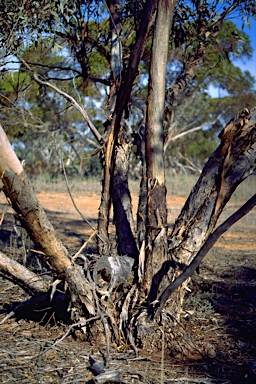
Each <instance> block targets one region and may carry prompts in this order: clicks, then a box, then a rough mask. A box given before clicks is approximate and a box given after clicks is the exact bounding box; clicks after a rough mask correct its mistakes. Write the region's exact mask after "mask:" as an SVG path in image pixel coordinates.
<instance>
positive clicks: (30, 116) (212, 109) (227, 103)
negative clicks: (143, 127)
mask: <svg viewBox="0 0 256 384" xmlns="http://www.w3.org/2000/svg"><path fill="white" fill-rule="evenodd" d="M145 2H146V1H140V2H138V1H134V0H129V1H123V2H122V8H121V16H122V30H121V36H120V39H121V44H122V54H123V67H124V70H125V69H126V68H127V65H128V63H129V59H130V55H131V52H132V50H133V46H134V42H135V39H136V34H137V33H138V30H139V27H140V23H141V17H142V14H141V12H142V10H143V6H144V4H145ZM107 4H108V2H105V1H90V2H88V1H85V0H72V1H70V0H50V1H47V2H46V1H45V2H39V1H34V0H25V1H21V0H15V1H5V2H2V4H1V5H0V48H2V51H1V54H2V57H4V56H7V55H8V53H9V52H12V53H15V52H16V51H17V52H18V53H19V54H20V55H21V56H22V57H23V58H24V59H25V60H26V61H27V62H28V63H29V64H30V66H31V67H32V68H33V70H34V71H35V72H36V73H37V74H38V75H39V76H40V77H41V78H43V79H44V80H46V81H50V82H52V84H56V85H57V86H59V87H60V88H61V89H62V90H64V91H65V92H67V93H68V94H70V95H71V96H73V97H74V98H76V100H77V101H79V102H80V104H82V105H83V106H85V107H86V110H87V112H88V113H89V115H90V117H91V118H92V120H93V122H94V124H95V125H96V127H97V129H98V130H99V132H100V133H101V134H103V133H104V126H103V122H104V121H105V120H106V119H107V118H108V117H109V105H108V101H109V98H110V91H109V90H110V86H111V85H113V79H112V73H111V65H110V62H111V60H110V59H111V29H110V26H111V18H110V15H109V9H108V7H107ZM230 4H231V2H225V4H223V2H219V1H206V0H204V1H200V2H198V1H194V0H191V1H188V2H185V3H184V2H178V4H177V7H176V9H175V14H174V23H173V28H172V32H171V35H170V52H169V58H170V61H169V63H168V68H167V73H168V75H167V86H168V87H171V86H172V84H175V82H176V81H177V79H178V78H179V77H180V76H181V77H182V75H183V74H185V72H186V70H187V67H188V65H190V63H191V62H193V60H196V59H197V56H196V55H197V53H198V49H199V48H200V47H201V46H204V45H205V52H204V61H203V64H202V65H201V66H200V67H199V68H198V70H197V73H196V76H195V77H194V78H193V81H191V83H189V84H188V86H187V89H186V91H185V92H184V94H183V95H182V97H181V98H180V99H179V100H175V103H174V105H173V116H174V118H175V120H174V122H175V124H174V125H175V127H176V128H175V129H176V132H173V135H175V134H177V133H179V132H181V131H184V130H185V129H186V127H187V128H188V129H189V128H193V127H195V126H198V125H201V124H203V123H205V122H207V125H206V128H207V129H205V130H204V131H200V132H195V133H193V135H192V136H188V137H184V138H183V139H179V141H175V145H172V146H170V148H169V149H168V151H167V153H166V156H167V159H168V161H170V158H171V157H172V156H174V157H175V156H177V157H178V156H179V154H178V153H179V152H180V153H182V154H183V155H184V156H185V157H188V158H189V159H192V160H193V162H197V164H198V166H199V167H201V165H202V164H203V162H204V161H205V159H206V158H207V156H208V155H209V154H210V152H211V151H212V149H213V148H214V146H215V145H216V144H217V139H216V137H217V135H216V133H217V131H218V130H219V129H220V127H222V126H223V123H224V122H225V121H224V119H223V117H222V112H223V110H224V109H225V119H226V118H228V117H229V116H232V115H233V114H234V113H236V112H237V109H239V108H241V106H242V107H251V106H252V105H253V104H255V91H254V90H253V86H254V84H255V80H254V78H253V77H252V76H251V75H250V74H249V73H243V72H242V71H241V70H240V69H239V68H237V67H236V66H235V60H236V59H237V58H250V56H251V51H252V48H251V44H250V40H249V38H248V36H247V35H246V34H245V33H244V32H242V31H239V30H238V29H237V27H236V26H235V24H234V23H232V22H231V21H222V22H220V23H217V24H216V23H215V20H216V18H217V17H219V16H220V14H221V13H222V12H223V11H225V7H227V8H228V7H229V6H230ZM252 8H253V2H251V1H248V0H246V1H243V2H240V5H239V7H238V8H237V11H238V12H240V15H241V17H245V18H246V17H247V16H248V15H250V14H251V11H252ZM220 26H221V28H220ZM153 28H154V23H153V24H152V26H151V29H150V31H149V35H148V38H147V40H146V42H145V46H144V51H143V55H142V59H141V62H140V66H139V73H138V75H137V78H136V81H135V82H134V89H133V95H132V97H133V99H135V100H137V101H138V102H139V103H140V104H141V105H146V102H147V100H146V99H147V79H148V69H149V60H150V55H151V44H152V32H153ZM209 30H210V31H211V33H212V32H214V34H211V35H210V37H208V34H207V32H209ZM9 68H10V67H9ZM2 73H3V76H2V78H1V79H0V86H1V88H0V119H1V122H2V123H3V124H4V126H5V129H6V130H7V133H8V134H9V135H10V138H11V139H13V140H14V142H15V143H16V145H17V149H18V150H19V153H20V156H21V157H22V158H25V157H26V160H27V163H28V164H33V163H35V162H36V161H37V160H38V156H39V155H38V153H39V152H38V151H37V150H35V151H34V150H31V148H32V147H33V148H34V147H35V146H34V145H31V143H34V141H35V142H38V141H39V142H40V144H43V145H44V146H45V147H46V148H47V147H48V154H47V156H46V155H45V158H47V159H48V160H47V161H46V160H45V163H44V162H41V163H42V164H47V162H49V159H50V158H51V161H52V162H53V163H54V164H55V165H56V167H57V165H58V167H57V168H58V169H60V165H59V156H58V154H57V153H56V148H55V147H56V142H57V144H58V145H57V147H58V148H59V150H60V152H61V153H62V155H63V158H64V159H65V161H66V162H68V164H69V165H68V167H69V170H70V172H71V173H72V172H78V173H80V172H82V171H81V164H83V170H84V172H85V173H86V174H87V173H89V172H96V173H97V172H99V171H100V162H99V160H98V158H97V160H96V157H93V158H91V153H92V151H93V150H94V149H95V148H94V147H93V146H92V145H91V144H90V143H89V142H88V140H93V136H92V134H91V133H90V131H89V130H88V129H87V125H86V124H85V122H84V121H83V119H82V117H81V116H80V115H79V113H78V112H77V111H75V110H74V109H72V108H70V105H69V104H68V103H67V102H66V100H64V99H63V98H61V97H60V96H59V95H58V94H57V93H55V92H53V91H50V90H49V89H47V88H46V87H42V86H38V85H37V84H36V83H35V82H34V80H33V79H32V77H31V75H30V74H29V73H28V72H27V70H26V68H25V67H24V66H23V65H21V66H20V68H19V70H17V71H11V70H10V73H6V74H4V72H2ZM209 84H213V85H214V86H216V87H219V88H222V89H224V90H226V91H227V92H228V95H229V96H226V97H225V98H222V99H211V98H210V97H209V95H207V93H206V89H207V88H208V86H209ZM166 102H167V105H168V103H169V99H168V98H167V99H166ZM184 105H185V106H186V107H185V108H184ZM126 114H127V116H128V117H129V124H130V126H131V127H132V129H133V130H138V127H139V124H140V123H141V121H142V119H143V114H142V112H141V110H140V109H139V108H137V107H136V106H134V105H132V104H131V105H128V108H127V111H126ZM218 116H220V117H219V118H218ZM169 128H170V127H169V121H168V118H166V134H167V131H168V130H169ZM51 136H53V138H54V140H55V144H54V141H52V137H51ZM49 143H51V144H49ZM50 148H51V150H50ZM50 153H51V155H49V154H50ZM71 153H72V156H71ZM49 156H50V157H49ZM39 157H40V156H39ZM67 159H69V160H67ZM135 160H136V158H134V157H133V161H135ZM182 161H183V160H182ZM94 165H95V167H94ZM39 168H40V167H39ZM39 168H38V169H39Z"/></svg>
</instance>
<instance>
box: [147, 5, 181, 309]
mask: <svg viewBox="0 0 256 384" xmlns="http://www.w3.org/2000/svg"><path fill="white" fill-rule="evenodd" d="M175 4H176V1H175V0H169V1H167V0H160V1H159V2H158V9H157V19H156V27H155V31H154V37H153V46H152V56H151V61H150V79H149V92H148V108H147V118H146V165H147V231H146V255H145V256H146V258H145V275H144V280H143V290H144V292H145V294H148V302H149V303H150V302H151V301H154V299H155V297H156V295H157V291H156V290H155V287H156V285H158V284H151V282H152V278H153V277H154V276H155V278H156V277H157V272H158V270H159V268H160V267H161V265H162V264H163V263H164V261H165V260H166V258H167V204H166V187H165V167H164V132H163V117H164V102H165V77H166V65H167V57H168V44H169V35H170V27H171V24H172V18H173V12H174V7H175Z"/></svg>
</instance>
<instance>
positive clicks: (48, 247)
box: [0, 126, 94, 313]
mask: <svg viewBox="0 0 256 384" xmlns="http://www.w3.org/2000/svg"><path fill="white" fill-rule="evenodd" d="M0 154H1V155H0V179H1V181H2V183H3V187H2V190H3V191H4V193H5V195H6V197H7V198H8V199H9V201H10V203H11V205H12V207H13V209H14V210H15V212H16V214H17V218H18V220H19V221H20V222H21V225H22V226H23V228H25V229H26V231H27V232H28V234H29V235H30V237H31V239H32V241H33V242H34V243H35V244H36V246H37V247H38V248H39V249H40V250H41V251H42V252H43V253H44V258H45V260H46V261H47V262H48V264H49V265H50V266H51V268H52V270H53V271H54V272H55V274H56V275H57V276H58V277H59V278H61V279H66V280H67V282H68V283H69V287H70V288H71V289H70V290H71V292H70V293H71V296H72V298H73V301H74V302H75V301H76V302H77V303H81V302H82V303H83V304H84V305H85V306H86V308H87V310H88V311H89V312H90V313H94V308H93V304H92V293H91V290H90V287H89V285H88V283H87V281H86V279H85V276H84V274H83V272H82V270H81V269H80V268H79V267H78V266H77V265H75V263H74V262H73V260H72V259H71V258H70V256H69V253H68V251H67V249H66V248H65V247H64V246H63V244H62V242H61V241H60V239H59V238H58V235H57V233H56V231H55V230H54V228H53V226H52V224H51V223H50V222H49V220H48V219H47V216H46V214H45V212H44V210H43V208H42V206H41V204H40V202H39V201H38V199H37V197H36V195H35V194H34V191H33V188H32V185H31V184H30V181H29V180H28V178H27V177H26V175H25V172H24V171H23V168H22V165H21V163H20V162H19V159H18V158H17V156H16V154H15V152H14V151H13V149H12V147H11V145H10V143H9V141H8V138H7V137H6V134H5V132H4V130H3V129H2V127H1V126H0ZM24 283H25V282H24Z"/></svg>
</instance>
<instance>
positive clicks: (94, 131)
mask: <svg viewBox="0 0 256 384" xmlns="http://www.w3.org/2000/svg"><path fill="white" fill-rule="evenodd" d="M15 55H16V56H17V58H18V59H19V60H20V61H21V62H22V64H23V65H24V66H25V67H26V68H27V70H28V71H29V72H30V73H31V74H32V76H33V77H34V79H35V81H36V82H37V83H39V84H42V85H44V86H47V87H49V88H51V89H53V90H54V91H55V92H57V93H58V94H59V95H61V96H63V97H64V98H65V99H66V100H68V102H69V103H70V104H71V105H72V106H73V107H74V108H76V109H77V110H78V112H80V113H81V115H82V116H83V117H84V119H85V120H86V121H87V124H88V125H89V127H90V129H91V132H92V134H93V135H94V137H95V138H96V140H97V141H98V142H99V143H101V142H102V136H101V135H100V133H99V131H98V130H97V128H96V127H95V125H94V124H93V123H92V121H91V119H90V118H89V116H88V114H87V112H86V110H85V109H84V108H83V107H82V106H81V105H80V104H78V103H77V101H76V100H75V99H74V98H73V97H72V96H70V95H69V94H68V93H66V92H64V91H62V90H61V89H59V88H58V87H57V86H56V85H53V84H51V83H49V82H48V81H45V80H42V79H40V78H39V76H38V75H37V74H36V73H35V72H34V71H33V69H32V68H31V67H30V65H29V64H28V63H27V62H26V61H25V60H24V59H23V58H22V57H21V56H20V55H19V54H18V53H17V52H16V53H15Z"/></svg>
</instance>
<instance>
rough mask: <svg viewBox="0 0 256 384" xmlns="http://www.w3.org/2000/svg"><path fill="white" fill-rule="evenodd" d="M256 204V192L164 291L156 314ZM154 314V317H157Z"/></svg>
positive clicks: (225, 222)
mask: <svg viewBox="0 0 256 384" xmlns="http://www.w3.org/2000/svg"><path fill="white" fill-rule="evenodd" d="M255 205H256V194H255V195H254V196H252V197H251V198H250V199H249V200H248V201H247V202H246V203H245V204H244V205H243V206H242V207H241V208H239V209H238V210H237V211H236V212H235V213H233V215H231V216H230V217H229V218H228V219H227V220H226V221H224V223H222V224H221V225H220V226H219V227H218V228H217V229H216V230H215V231H214V232H213V233H212V234H211V235H210V236H209V237H208V239H207V241H206V242H205V243H204V245H203V246H202V248H201V249H200V251H199V252H198V253H197V255H196V256H195V258H194V259H193V261H192V262H191V263H190V264H189V265H188V266H187V267H186V268H185V270H184V271H183V272H182V273H181V274H180V275H179V276H178V277H177V278H176V279H175V280H174V281H173V282H172V283H171V284H170V285H168V287H167V288H166V289H165V290H164V291H163V292H162V294H161V295H160V297H159V303H158V306H157V310H156V313H155V316H157V315H159V314H160V312H161V311H162V309H163V307H164V305H165V303H166V301H167V300H168V299H169V297H170V296H171V294H172V293H173V292H174V291H175V290H176V289H177V288H178V287H180V286H181V284H182V283H184V281H185V280H187V279H188V278H189V277H191V276H192V275H193V273H194V272H195V270H196V269H197V267H198V266H199V265H200V263H201V262H202V260H203V258H204V257H205V256H206V255H207V253H208V252H209V250H210V249H211V248H212V247H213V245H214V244H215V243H216V241H217V240H218V239H219V237H220V236H221V235H222V234H223V233H224V232H226V231H227V230H228V229H229V228H230V227H231V226H232V225H233V224H235V223H236V222H237V221H238V220H240V219H241V218H242V217H243V216H245V215H246V214H247V213H248V212H250V211H251V210H252V209H253V208H254V206H255ZM155 316H153V317H155Z"/></svg>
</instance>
